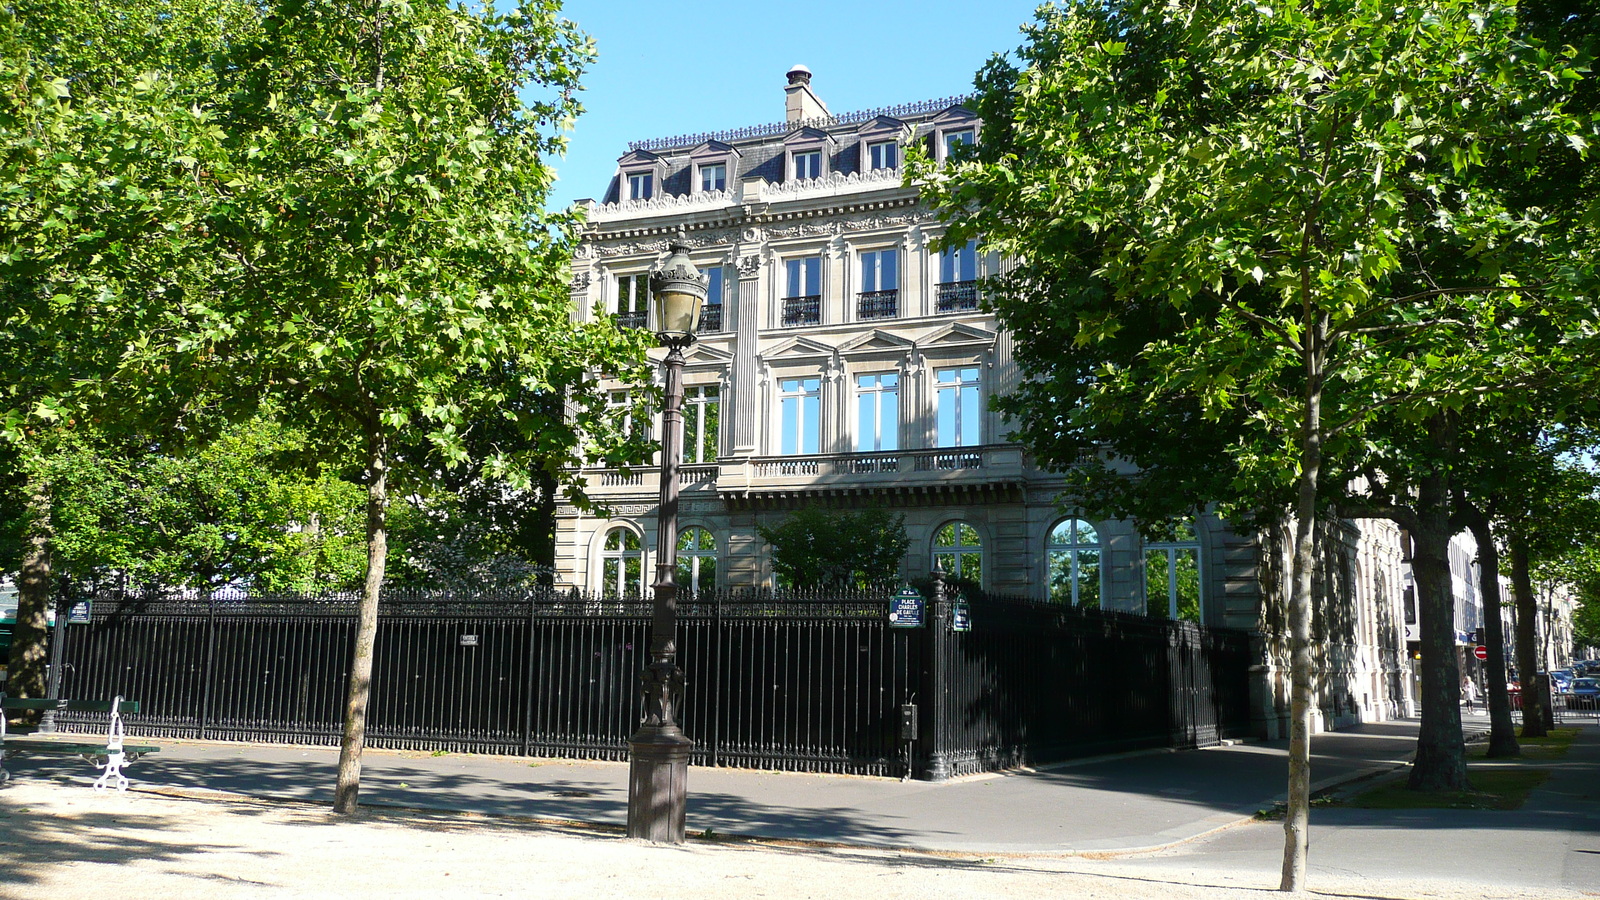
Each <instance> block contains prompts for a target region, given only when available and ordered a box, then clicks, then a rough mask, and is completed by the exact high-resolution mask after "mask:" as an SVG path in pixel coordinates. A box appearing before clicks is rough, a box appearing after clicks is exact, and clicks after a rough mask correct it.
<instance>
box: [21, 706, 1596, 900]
mask: <svg viewBox="0 0 1600 900" xmlns="http://www.w3.org/2000/svg"><path fill="white" fill-rule="evenodd" d="M1468 727H1469V728H1473V729H1475V730H1476V729H1481V728H1483V727H1485V726H1484V723H1483V720H1479V721H1477V722H1472V721H1469V723H1468ZM1415 735H1416V723H1414V722H1401V723H1392V724H1385V725H1376V726H1368V727H1365V728H1360V729H1354V730H1351V731H1345V732H1339V733H1335V734H1327V735H1318V736H1316V737H1315V738H1313V741H1312V746H1313V750H1314V754H1315V759H1314V761H1313V772H1314V775H1313V777H1314V779H1315V780H1316V782H1317V783H1318V784H1319V785H1326V784H1328V783H1329V782H1333V781H1340V780H1345V779H1350V778H1355V777H1359V776H1360V775H1362V774H1366V773H1372V772H1375V771H1387V772H1394V771H1396V769H1397V768H1398V767H1399V766H1401V765H1403V760H1404V759H1405V757H1407V756H1408V755H1409V754H1410V753H1411V751H1412V749H1413V747H1414V741H1415ZM165 743H166V746H165V748H164V749H163V751H162V752H161V753H160V754H158V755H156V756H152V757H147V758H145V759H143V760H140V761H139V762H138V763H136V764H135V765H134V766H133V768H132V771H131V773H130V774H132V775H133V776H134V778H135V781H136V783H137V785H138V789H137V790H135V791H132V792H130V793H128V794H126V795H118V794H115V793H111V792H102V793H96V792H94V791H91V790H89V789H88V788H87V785H88V783H89V782H90V780H91V779H92V778H93V771H92V770H91V769H89V768H88V767H87V765H86V764H84V763H82V762H81V761H68V760H61V759H55V758H49V757H45V758H41V759H40V760H29V759H26V758H19V759H16V760H15V762H16V766H15V768H14V770H13V771H14V772H15V774H16V778H15V779H14V780H13V781H12V782H11V783H10V785H8V786H6V787H5V788H3V789H0V896H4V897H6V898H10V900H77V898H85V900H88V898H94V897H101V896H104V895H105V893H106V891H107V889H108V888H110V889H112V890H114V892H116V893H118V894H119V895H121V896H129V897H140V898H143V900H161V898H169V897H170V898H175V900H177V898H181V900H189V898H192V897H195V896H205V897H207V898H208V900H234V898H239V900H262V898H271V900H285V898H290V900H294V898H307V900H344V898H366V897H384V898H386V900H412V898H415V900H438V898H439V897H440V896H441V895H443V896H462V897H480V896H481V897H507V898H537V900H568V898H570V900H585V898H592V897H610V896H619V895H632V894H640V895H646V896H658V895H662V894H673V895H680V894H681V895H685V896H694V897H697V898H701V900H756V898H773V900H779V898H782V900H798V898H828V900H832V898H840V900H846V898H847V900H857V898H859V897H863V896H871V897H874V898H876V900H945V898H949V900H974V898H990V897H993V898H1004V900H1046V898H1050V900H1054V898H1060V897H1073V898H1076V897H1099V898H1105V897H1116V898H1118V900H1222V898H1226V900H1270V898H1275V897H1281V896H1282V895H1281V894H1279V893H1277V892H1276V891H1274V890H1272V888H1273V887H1275V886H1276V885H1277V883H1278V867H1279V864H1280V861H1281V854H1282V851H1283V829H1282V826H1281V824H1280V823H1277V822H1264V821H1252V820H1250V819H1249V818H1247V817H1248V816H1249V814H1251V813H1253V812H1254V811H1255V810H1256V809H1258V808H1261V807H1264V806H1266V805H1267V804H1268V803H1269V802H1270V801H1271V800H1272V799H1273V798H1274V797H1276V796H1280V795H1281V794H1282V791H1283V788H1284V779H1285V768H1286V762H1285V756H1284V748H1283V746H1282V745H1281V744H1254V745H1251V744H1245V745H1236V746H1231V747H1222V748H1215V749H1209V750H1201V751H1191V752H1185V753H1165V752H1162V753H1147V754H1142V755H1136V756H1122V757H1117V758H1111V759H1102V760H1092V761H1082V762H1079V763H1076V764H1073V765H1068V766H1062V767H1059V768H1054V769H1052V770H1050V771H1044V772H1017V773H1011V774H1007V775H1003V776H993V777H980V778H971V779H965V780H961V781H957V782H952V783H947V784H942V785H933V784H926V783H918V782H911V783H901V782H898V781H893V780H887V779H874V778H851V777H838V776H812V775H796V774H780V773H761V772H741V771H732V770H707V769H695V770H693V771H692V772H691V775H690V811H689V828H690V831H691V837H695V838H698V837H699V836H700V835H703V834H704V832H705V831H706V830H708V829H710V830H712V831H713V832H714V833H715V834H716V835H718V836H721V837H739V836H761V837H768V838H779V839H783V838H788V839H803V840H805V841H808V843H803V844H790V843H784V842H782V841H779V842H743V841H738V840H733V841H722V840H712V841H708V840H700V839H693V840H690V841H689V842H688V843H687V844H685V845H681V846H673V845H654V844H646V843H643V842H639V841H629V840H624V839H622V837H621V828H620V825H621V823H622V821H623V816H624V813H625V795H624V791H623V783H624V779H625V777H626V771H627V770H626V766H625V765H624V764H620V763H571V762H559V763H558V762H549V761H543V760H527V759H516V758H504V757H474V756H459V755H441V756H433V755H431V754H405V753H391V752H384V751H372V752H369V753H368V754H367V756H366V778H365V779H364V791H363V801H364V812H363V814H361V815H358V816H356V817H353V818H345V817H339V816H335V815H333V814H332V813H331V811H330V810H329V809H328V806H327V800H328V797H329V795H330V794H331V791H332V785H333V768H334V761H335V758H336V754H335V753H334V751H332V750H331V749H329V750H324V749H305V748H288V747H256V746H244V745H230V744H197V743H180V742H165ZM8 762H11V760H8ZM1540 765H1541V767H1546V768H1549V769H1551V771H1552V774H1551V777H1550V779H1549V780H1548V781H1547V782H1546V783H1545V785H1544V786H1543V787H1541V788H1539V789H1538V790H1536V791H1534V792H1533V794H1532V795H1531V796H1530V797H1529V800H1528V803H1527V804H1526V805H1525V806H1524V807H1523V809H1521V810H1518V811H1515V812H1499V811H1475V810H1404V811H1383V810H1364V809H1348V808H1322V807H1318V808H1315V809H1313V810H1312V848H1311V853H1310V856H1309V860H1308V870H1307V871H1308V885H1309V888H1310V889H1311V890H1313V891H1314V892H1315V893H1316V894H1317V895H1318V896H1320V897H1325V898H1346V900H1371V898H1375V897H1382V898H1389V900H1401V898H1405V900H1424V898H1426V900H1489V898H1493V900H1555V898H1564V900H1581V898H1585V897H1594V896H1597V895H1596V893H1595V892H1596V889H1597V887H1600V728H1596V727H1593V726H1589V727H1585V728H1583V729H1582V731H1581V733H1580V736H1579V738H1578V741H1577V742H1576V743H1574V745H1573V747H1572V749H1571V752H1570V753H1569V754H1568V755H1567V757H1565V758H1564V759H1561V760H1550V761H1541V763H1540ZM62 782H64V783H62ZM246 795H249V796H256V797H264V798H269V799H268V800H266V801H252V800H249V799H247V798H246ZM193 797H215V798H219V799H223V800H233V801H236V802H196V800H194V799H188V798H193ZM284 801H290V802H284ZM302 801H303V802H302ZM385 806H388V807H389V808H388V809H385ZM404 807H410V808H411V809H405V808H404ZM428 807H431V808H433V809H435V810H438V811H428V809H426V808H428ZM418 808H422V809H418ZM477 814H485V815H477ZM563 821H568V822H580V823H594V824H598V825H600V826H602V827H600V828H596V827H593V824H591V825H575V826H574V825H563V824H559V823H560V822H563ZM875 848H885V849H875ZM912 848H919V849H923V850H937V851H940V852H936V853H919V852H915V850H914V849H912ZM1075 853H1076V854H1080V855H1072V854H1075Z"/></svg>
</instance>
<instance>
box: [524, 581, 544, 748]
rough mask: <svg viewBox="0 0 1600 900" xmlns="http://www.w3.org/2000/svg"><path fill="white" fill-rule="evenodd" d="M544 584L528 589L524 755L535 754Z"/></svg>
mask: <svg viewBox="0 0 1600 900" xmlns="http://www.w3.org/2000/svg"><path fill="white" fill-rule="evenodd" d="M541 588H542V586H535V587H533V588H532V589H531V590H529V591H528V641H527V644H526V646H527V653H526V654H524V657H525V660H526V662H525V667H526V668H525V669H524V675H523V679H522V755H523V756H532V755H533V704H534V700H535V692H536V691H537V690H538V686H537V685H536V684H535V683H534V682H535V681H536V680H537V679H536V675H535V673H536V672H537V671H538V666H536V665H535V662H537V660H536V659H535V649H536V647H537V644H536V643H535V637H534V636H535V633H536V632H537V630H538V629H537V627H536V626H537V623H538V615H537V613H538V606H537V603H538V597H539V592H540V590H541Z"/></svg>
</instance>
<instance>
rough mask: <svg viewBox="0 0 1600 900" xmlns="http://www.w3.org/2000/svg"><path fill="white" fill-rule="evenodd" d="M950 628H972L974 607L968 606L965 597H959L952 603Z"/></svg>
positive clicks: (958, 629)
mask: <svg viewBox="0 0 1600 900" xmlns="http://www.w3.org/2000/svg"><path fill="white" fill-rule="evenodd" d="M950 630H951V631H971V630H972V608H971V607H969V606H967V600H966V598H965V597H957V598H956V602H955V603H952V604H950Z"/></svg>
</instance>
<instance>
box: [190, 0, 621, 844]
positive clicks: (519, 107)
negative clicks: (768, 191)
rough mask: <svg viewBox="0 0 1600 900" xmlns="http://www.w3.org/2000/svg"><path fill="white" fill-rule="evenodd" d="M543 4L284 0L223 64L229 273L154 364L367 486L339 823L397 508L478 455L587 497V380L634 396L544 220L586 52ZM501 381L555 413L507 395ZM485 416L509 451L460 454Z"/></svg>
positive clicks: (508, 478)
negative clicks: (285, 428) (232, 393)
mask: <svg viewBox="0 0 1600 900" xmlns="http://www.w3.org/2000/svg"><path fill="white" fill-rule="evenodd" d="M558 8H559V4H558V3H556V2H553V0H535V2H530V3H528V4H526V5H524V6H522V7H520V8H516V9H510V10H508V11H506V12H498V11H495V10H493V9H475V8H467V7H461V6H457V5H455V4H452V3H449V2H447V0H412V2H409V3H400V2H392V3H391V2H378V3H371V2H355V0H350V2H344V0H336V2H329V3H310V2H301V0H282V2H276V3H269V4H267V5H266V7H265V16H264V19H263V22H262V27H261V28H260V29H259V30H258V31H256V32H254V33H253V34H252V35H250V36H249V37H248V38H247V39H243V40H238V41H235V42H233V44H232V45H231V46H230V47H229V48H228V49H227V52H226V54H225V55H224V57H223V58H222V59H221V60H220V61H219V64H218V68H219V71H220V72H221V76H220V78H221V83H220V85H219V97H220V99H219V101H218V103H217V104H216V106H215V108H214V112H215V115H216V120H217V122H218V125H219V127H220V128H221V129H222V130H223V131H224V133H225V134H226V135H227V150H228V165H229V169H228V170H227V171H226V172H225V173H222V174H220V175H219V176H218V192H217V193H218V196H217V200H216V202H215V204H214V205H213V206H212V208H211V210H210V213H209V216H208V218H207V220H206V223H205V227H206V228H207V230H208V232H209V233H210V234H211V235H212V237H213V246H212V250H213V255H214V257H215V258H216V259H217V260H218V261H219V265H220V266H221V268H222V269H223V270H224V274H223V275H222V276H221V277H220V278H219V280H218V283H217V290H216V296H215V299H214V302H212V303H210V304H209V305H208V306H207V307H206V309H205V311H204V316H203V317H201V316H199V315H197V316H196V318H197V319H198V320H199V321H200V324H199V325H198V326H197V327H195V328H193V329H191V330H190V331H189V332H187V333H184V334H180V335H177V336H176V337H175V340H174V342H172V344H171V345H169V346H165V347H161V348H159V352H163V353H164V352H169V351H170V350H171V349H172V348H173V347H174V346H184V345H186V344H193V345H194V346H197V347H200V348H203V349H204V351H205V352H206V353H208V354H214V355H215V357H216V358H218V359H220V360H223V361H224V362H225V364H226V366H227V368H228V371H230V372H232V373H234V374H235V377H237V378H238V379H239V380H240V382H241V384H245V385H249V390H251V391H254V392H259V393H260V394H261V395H263V396H266V397H270V398H272V399H273V401H274V403H275V404H276V408H277V410H278V412H277V415H278V416H279V417H280V419H281V420H282V421H283V422H284V423H285V424H286V425H289V426H292V427H294V428H296V429H298V430H301V431H303V432H304V433H306V434H307V435H308V438H309V442H310V446H311V447H314V448H318V453H319V457H320V460H321V461H322V462H323V463H324V464H326V465H329V466H345V467H349V468H351V469H354V470H356V471H359V472H360V473H361V476H360V479H361V482H362V483H363V485H364V487H365V489H366V504H365V505H366V511H365V518H366V528H365V533H366V547H367V553H366V566H365V578H364V581H363V587H362V597H361V602H360V615H359V620H358V626H357V630H356V637H355V642H354V646H353V655H352V662H351V666H350V675H349V678H350V682H349V692H348V697H347V702H346V706H345V713H344V733H343V738H342V741H341V751H340V761H339V775H338V784H337V788H336V792H335V801H334V808H335V810H336V811H337V812H340V813H345V814H348V813H352V812H354V811H355V809H356V808H357V804H358V794H359V786H360V761H361V753H362V749H363V748H364V745H365V729H366V709H367V702H368V698H369V695H370V688H371V677H372V671H373V648H374V638H375V634H376V627H377V613H378V603H379V598H380V593H381V590H382V586H383V583H384V577H385V566H386V562H387V560H388V538H389V530H390V506H391V502H392V500H393V498H394V496H395V494H396V492H397V491H401V492H405V491H409V490H411V489H413V488H415V489H417V490H419V491H420V490H423V489H425V486H426V485H427V484H428V483H429V482H430V481H431V480H432V479H433V478H434V477H435V475H436V474H437V472H438V471H439V469H440V468H441V467H443V466H449V465H454V464H462V463H466V462H468V461H469V460H471V461H473V462H474V463H475V464H476V465H477V466H478V468H479V471H481V473H482V476H483V477H484V478H486V479H498V480H502V481H505V482H506V483H508V484H510V485H512V486H513V487H526V486H528V485H530V484H531V483H532V482H533V481H534V480H535V479H536V478H537V477H538V475H539V473H544V475H545V476H547V477H548V478H550V479H553V480H555V482H556V483H557V484H558V485H560V486H561V487H562V488H564V489H565V491H566V492H567V493H568V494H569V495H570V496H572V497H573V498H574V499H577V500H580V501H581V500H582V491H581V484H580V483H579V481H578V480H577V479H576V476H575V475H574V474H573V470H574V469H575V468H576V467H577V466H579V465H580V464H581V463H582V461H583V459H584V458H585V457H586V456H590V457H592V456H598V455H602V454H603V453H604V452H605V450H604V449H603V448H604V447H605V446H607V445H614V444H616V443H618V442H619V441H620V440H621V437H620V436H619V435H618V434H617V426H616V425H615V423H614V422H613V421H612V419H611V418H610V417H608V416H607V415H606V409H605V407H604V402H605V397H604V395H603V394H602V393H601V392H600V391H599V390H598V387H597V383H596V381H595V380H594V378H593V376H592V374H591V373H594V372H599V371H608V372H612V373H616V374H618V375H619V376H621V377H623V378H625V379H626V380H630V381H635V382H644V381H646V380H647V379H646V378H644V377H642V373H641V366H642V365H643V364H644V362H645V355H644V348H645V345H646V343H647V341H646V337H645V336H644V335H641V334H638V333H637V332H633V333H628V332H623V331H619V330H618V329H617V328H615V327H614V325H612V324H611V323H610V322H605V321H602V322H591V323H584V322H578V321H577V320H576V317H575V316H574V314H573V309H572V304H571V299H570V293H569V288H568V282H567V262H568V259H569V256H570V248H571V245H572V236H573V229H574V227H575V225H576V221H575V219H574V217H573V214H572V213H570V212H565V213H550V212H547V211H545V209H544V204H545V202H546V200H547V199H548V196H549V190H550V187H551V184H552V182H553V180H554V172H553V170H552V168H551V165H550V161H551V159H552V158H553V157H554V156H555V155H557V154H559V153H560V152H561V151H562V149H563V148H564V146H565V144H564V140H565V139H564V137H563V136H562V133H561V132H562V130H563V129H564V128H565V127H566V126H568V125H569V124H570V122H571V120H572V118H573V117H574V116H575V115H576V114H577V113H578V112H579V109H580V107H579V105H578V101H577V91H578V88H579V84H578V79H579V77H580V75H581V73H582V71H583V69H584V66H585V65H586V64H587V62H588V60H589V58H590V56H591V54H592V50H591V45H590V42H589V40H588V38H587V37H585V36H584V35H583V34H582V33H581V32H579V31H577V30H576V28H575V27H574V26H573V25H572V24H571V23H570V22H568V21H566V20H564V19H561V18H560V17H559V16H558V14H557V12H558ZM197 312H198V311H197ZM513 387H515V389H516V390H517V391H522V392H525V393H527V394H531V395H536V396H542V397H547V398H550V399H549V401H548V402H542V403H508V402H507V400H508V399H509V398H510V397H511V395H512V393H513ZM489 419H496V420H498V423H499V424H500V425H502V426H503V427H504V428H506V429H507V430H508V431H509V436H508V439H506V440H504V441H500V442H490V443H488V444H483V443H475V442H473V441H470V440H469V439H468V434H469V432H470V431H471V430H472V429H473V427H474V423H478V422H482V421H486V420H489ZM418 443H425V444H426V445H427V452H413V451H411V450H409V449H408V448H411V447H413V446H414V445H416V444H418Z"/></svg>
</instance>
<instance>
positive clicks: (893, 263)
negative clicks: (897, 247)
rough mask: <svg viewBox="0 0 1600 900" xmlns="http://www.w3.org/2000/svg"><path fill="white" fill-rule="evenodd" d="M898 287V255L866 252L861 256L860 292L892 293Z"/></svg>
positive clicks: (888, 252)
mask: <svg viewBox="0 0 1600 900" xmlns="http://www.w3.org/2000/svg"><path fill="white" fill-rule="evenodd" d="M899 287H900V254H899V253H897V252H895V251H894V250H868V251H866V252H864V253H862V254H861V290H863V291H893V290H897V289H899Z"/></svg>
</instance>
